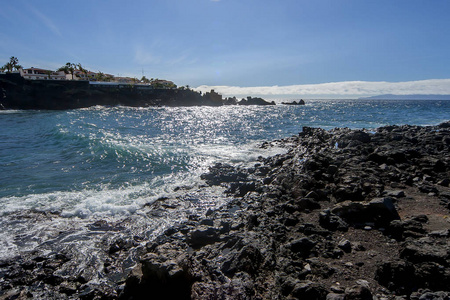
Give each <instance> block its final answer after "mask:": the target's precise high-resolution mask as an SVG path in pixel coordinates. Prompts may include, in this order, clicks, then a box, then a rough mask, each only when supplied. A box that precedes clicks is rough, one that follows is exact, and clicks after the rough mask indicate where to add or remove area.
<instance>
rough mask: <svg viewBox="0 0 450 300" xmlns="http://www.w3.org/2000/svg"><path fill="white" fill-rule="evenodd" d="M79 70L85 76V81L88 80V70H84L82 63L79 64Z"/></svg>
mask: <svg viewBox="0 0 450 300" xmlns="http://www.w3.org/2000/svg"><path fill="white" fill-rule="evenodd" d="M77 70H78V71H80V72H82V73H83V74H84V76H85V80H88V78H87V73H88V70H86V69H85V68H83V66H81V64H80V63H78V64H77Z"/></svg>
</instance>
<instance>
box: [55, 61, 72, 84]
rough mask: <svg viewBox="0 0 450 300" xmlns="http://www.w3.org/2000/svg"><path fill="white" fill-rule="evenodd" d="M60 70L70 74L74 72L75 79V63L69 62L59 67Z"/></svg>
mask: <svg viewBox="0 0 450 300" xmlns="http://www.w3.org/2000/svg"><path fill="white" fill-rule="evenodd" d="M58 71H64V74H69V73H70V74H72V80H73V73H74V72H75V64H72V63H70V62H68V63H66V64H65V65H64V66H62V67H61V68H59V69H58Z"/></svg>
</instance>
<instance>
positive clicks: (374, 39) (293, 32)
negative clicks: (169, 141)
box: [0, 0, 450, 95]
mask: <svg viewBox="0 0 450 300" xmlns="http://www.w3.org/2000/svg"><path fill="white" fill-rule="evenodd" d="M449 12H450V1H448V0H433V1H425V0H422V1H416V0H407V1H406V0H395V1H392V0H389V1H385V0H377V1H373V0H314V1H312V0H310V1H304V0H292V1H291V0H277V1H275V0H215V1H212V0H152V1H143V0H136V1H126V2H125V1H116V0H109V1H106V0H95V1H92V0H90V1H85V0H77V1H65V0H59V1H56V0H55V1H50V0H42V1H25V0H15V1H10V0H0V28H1V29H0V65H3V64H4V63H6V62H7V61H8V59H9V57H10V56H16V57H18V58H19V62H20V64H21V65H23V66H24V67H31V66H34V67H41V68H50V69H56V68H58V67H60V66H62V65H63V64H65V63H66V62H73V63H81V64H82V65H83V66H84V67H85V68H87V69H90V70H92V71H102V72H105V73H109V74H113V75H115V76H118V75H120V76H131V77H138V78H140V77H142V74H144V75H145V76H146V77H148V78H152V77H153V78H163V79H169V80H173V81H174V82H175V83H176V84H178V85H189V86H191V87H199V86H202V87H201V89H208V88H210V87H215V88H216V89H217V90H219V91H221V89H222V91H224V90H225V89H227V91H228V92H229V93H230V94H232V93H233V91H237V90H236V89H238V88H254V89H250V90H248V92H252V91H253V92H254V93H256V94H261V95H263V94H264V93H263V92H262V90H261V88H264V87H265V88H267V87H274V86H275V87H276V89H273V90H272V92H273V93H275V94H277V93H278V94H285V95H287V93H291V92H293V93H295V94H301V93H302V92H301V91H302V87H305V85H306V86H307V87H311V86H313V87H315V88H316V90H317V89H319V90H317V91H316V93H312V92H311V95H325V92H323V93H322V94H321V91H320V89H321V88H323V87H324V85H323V84H328V83H335V85H331V86H336V87H339V88H340V89H335V90H332V91H331V92H330V91H329V90H328V91H327V92H326V93H331V95H333V94H339V93H341V94H342V93H343V94H344V95H353V94H350V93H353V92H355V95H359V94H358V90H351V89H350V90H349V84H350V86H351V87H353V88H354V87H355V82H359V83H358V84H357V85H356V86H357V87H358V88H360V89H361V90H360V91H362V92H361V93H363V92H364V93H365V94H368V93H367V90H366V89H365V88H366V85H364V84H365V83H368V84H372V86H373V83H374V82H375V83H379V84H381V85H383V83H386V84H390V85H391V87H392V83H401V84H404V83H408V82H416V83H417V82H418V83H417V84H416V85H413V86H416V87H417V85H422V88H423V89H419V90H418V91H419V93H420V92H423V93H425V94H431V93H448V94H450V88H448V89H446V86H447V87H448V86H450V84H449V83H450V81H447V80H446V79H449V78H450V34H449V33H448V31H449V28H450V18H449V17H448V14H449ZM435 79H439V80H440V81H434V80H435ZM443 79H444V80H443ZM338 83H339V84H340V85H339V84H338ZM429 83H432V84H433V85H431V86H430V85H428V84H429ZM437 83H441V86H438V87H437V88H436V84H437ZM336 84H337V85H336ZM361 85H362V87H361ZM293 86H295V87H297V88H296V89H293V88H292V87H293ZM394 86H395V84H394ZM284 87H290V89H286V90H283V88H284ZM328 87H330V86H328ZM232 88H236V89H234V90H233V89H232ZM258 88H259V90H258ZM266 91H267V89H266ZM383 91H384V90H383V89H380V90H370V92H373V93H375V94H376V93H382V92H383ZM390 91H393V92H394V93H395V92H396V90H395V89H393V90H392V89H391V90H390ZM327 95H328V94H327Z"/></svg>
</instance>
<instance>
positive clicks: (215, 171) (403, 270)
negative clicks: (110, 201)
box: [0, 122, 450, 300]
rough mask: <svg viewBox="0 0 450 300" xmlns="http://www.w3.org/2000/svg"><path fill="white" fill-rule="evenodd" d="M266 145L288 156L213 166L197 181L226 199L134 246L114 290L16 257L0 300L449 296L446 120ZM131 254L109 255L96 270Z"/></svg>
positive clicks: (59, 257)
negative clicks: (220, 190) (135, 253)
mask: <svg viewBox="0 0 450 300" xmlns="http://www.w3.org/2000/svg"><path fill="white" fill-rule="evenodd" d="M273 146H282V147H285V148H286V149H287V152H286V153H285V154H279V155H276V156H273V157H269V158H261V159H260V160H259V162H258V163H256V164H255V165H254V166H252V167H245V168H244V167H239V166H232V165H226V164H216V165H214V166H211V168H210V170H209V172H208V173H206V174H204V175H202V179H204V181H205V184H207V185H221V186H224V187H225V188H226V193H227V194H228V195H229V196H232V200H230V201H229V202H228V203H227V204H226V205H224V206H223V207H221V208H220V209H217V210H210V211H208V212H207V213H206V216H198V215H191V216H189V218H188V221H186V222H183V223H182V224H180V225H178V226H175V227H172V228H170V229H168V230H166V231H165V232H164V233H163V234H162V235H160V236H159V237H158V238H157V239H156V240H152V241H148V242H147V243H145V241H144V242H143V241H141V243H140V245H141V246H140V250H139V259H138V263H137V265H136V266H135V267H134V268H133V269H132V271H131V272H130V273H129V274H127V275H126V276H125V277H123V278H122V279H118V280H117V282H116V285H110V286H104V285H100V284H95V283H92V282H90V281H89V278H87V277H86V276H85V277H75V276H72V277H71V276H62V275H55V270H57V269H58V268H61V266H63V265H64V264H67V263H68V262H70V260H71V258H70V257H68V256H67V255H64V254H60V253H54V254H53V256H51V257H32V256H30V257H26V256H23V257H19V258H17V259H14V260H9V261H4V262H0V274H1V280H0V287H1V291H2V292H0V295H1V296H0V299H26V298H29V297H30V298H31V297H36V298H39V297H41V298H51V297H53V298H55V299H56V298H70V299H117V298H119V299H328V300H332V299H336V300H338V299H344V300H354V299H380V300H381V299H396V300H401V299H414V300H425V299H449V297H450V244H449V237H450V222H449V219H450V218H449V209H450V189H449V183H450V156H449V153H450V151H449V150H450V122H446V123H442V124H440V125H438V126H428V127H419V126H408V125H405V126H386V127H382V128H378V129H376V130H375V131H366V130H350V129H347V128H336V129H333V130H329V131H326V130H323V129H318V128H308V127H304V128H303V130H302V132H301V133H300V134H299V135H298V136H293V137H290V138H286V139H283V140H279V141H273V142H267V143H264V144H263V145H262V147H273ZM176 205H181V203H180V200H177V199H170V198H164V199H161V200H160V201H157V202H155V203H153V204H150V207H153V209H155V210H157V209H161V207H164V208H165V209H166V210H170V208H171V207H174V206H176ZM151 209H152V208H151ZM100 225H101V224H100ZM105 226H106V225H105ZM143 245H145V246H143ZM134 247H137V245H136V241H133V239H132V238H131V239H130V240H123V241H117V242H115V243H114V244H111V245H106V246H105V252H106V253H107V255H108V256H109V258H110V260H109V262H108V265H105V266H104V268H105V270H106V269H114V268H115V267H116V266H118V265H120V259H121V257H123V256H124V255H125V254H126V253H127V252H129V251H131V249H133V248H134Z"/></svg>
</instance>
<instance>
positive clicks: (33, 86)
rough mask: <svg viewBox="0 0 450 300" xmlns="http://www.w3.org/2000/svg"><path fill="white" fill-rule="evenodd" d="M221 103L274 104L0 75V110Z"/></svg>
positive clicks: (186, 90)
mask: <svg viewBox="0 0 450 300" xmlns="http://www.w3.org/2000/svg"><path fill="white" fill-rule="evenodd" d="M96 105H101V106H119V105H120V106H131V107H149V106H222V105H275V102H273V101H272V102H268V101H266V100H264V99H262V98H258V97H250V96H249V97H247V98H246V99H245V98H244V99H241V100H240V101H239V100H237V99H236V98H226V99H223V98H222V95H220V94H218V93H216V92H214V90H211V91H210V92H206V93H204V94H202V93H200V92H196V91H194V90H191V89H189V88H184V87H182V88H155V87H153V86H151V85H144V84H119V83H104V82H103V83H102V82H96V83H90V82H89V81H76V80H75V81H73V80H29V79H24V78H23V77H21V76H20V74H0V110H1V109H38V110H42V109H43V110H66V109H76V108H86V107H91V106H96Z"/></svg>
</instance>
